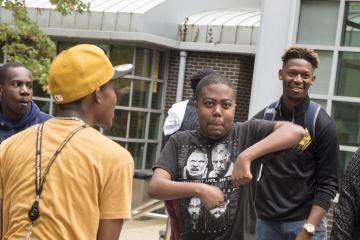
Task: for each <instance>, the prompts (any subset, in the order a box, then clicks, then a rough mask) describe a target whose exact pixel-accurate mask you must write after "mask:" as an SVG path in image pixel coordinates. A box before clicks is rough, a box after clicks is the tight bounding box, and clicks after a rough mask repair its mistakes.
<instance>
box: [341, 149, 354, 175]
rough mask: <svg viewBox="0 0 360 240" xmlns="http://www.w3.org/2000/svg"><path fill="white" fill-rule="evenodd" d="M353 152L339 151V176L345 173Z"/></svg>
mask: <svg viewBox="0 0 360 240" xmlns="http://www.w3.org/2000/svg"><path fill="white" fill-rule="evenodd" d="M353 154H354V153H353V152H345V151H340V174H341V176H342V175H343V174H344V173H345V170H346V167H347V165H348V163H349V161H350V160H351V158H352V156H353Z"/></svg>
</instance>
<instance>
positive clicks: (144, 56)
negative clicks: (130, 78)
mask: <svg viewBox="0 0 360 240" xmlns="http://www.w3.org/2000/svg"><path fill="white" fill-rule="evenodd" d="M152 58H153V51H152V50H151V49H147V48H136V58H135V75H136V76H140V77H148V78H149V77H151V66H152Z"/></svg>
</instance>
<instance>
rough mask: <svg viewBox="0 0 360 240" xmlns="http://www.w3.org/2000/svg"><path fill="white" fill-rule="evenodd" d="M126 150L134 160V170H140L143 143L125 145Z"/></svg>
mask: <svg viewBox="0 0 360 240" xmlns="http://www.w3.org/2000/svg"><path fill="white" fill-rule="evenodd" d="M127 149H128V150H129V152H130V153H131V156H132V157H133V159H134V163H135V169H142V162H143V154H144V143H132V142H129V143H127Z"/></svg>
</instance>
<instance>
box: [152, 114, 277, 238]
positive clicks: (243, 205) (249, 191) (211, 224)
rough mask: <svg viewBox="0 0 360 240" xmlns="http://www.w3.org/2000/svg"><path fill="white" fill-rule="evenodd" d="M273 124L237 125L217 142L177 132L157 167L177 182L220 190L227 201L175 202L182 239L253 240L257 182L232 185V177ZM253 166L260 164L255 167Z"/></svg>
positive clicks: (271, 128) (256, 122) (193, 198)
mask: <svg viewBox="0 0 360 240" xmlns="http://www.w3.org/2000/svg"><path fill="white" fill-rule="evenodd" d="M274 124H275V123H274V122H269V121H264V120H252V121H247V122H243V123H235V124H234V125H233V127H232V130H231V131H230V132H229V133H228V134H227V135H226V136H225V137H223V138H222V139H218V140H216V141H214V140H209V139H207V138H204V137H203V136H202V135H201V133H200V132H199V130H194V131H183V132H179V133H176V134H174V135H173V136H172V137H171V138H170V140H169V142H168V143H167V144H166V145H165V147H164V149H163V151H162V152H161V154H160V158H159V160H158V162H157V163H156V165H155V166H154V168H162V169H164V170H166V171H168V172H169V174H170V175H171V176H172V180H174V181H179V182H197V183H205V184H209V185H213V186H217V187H218V188H220V189H221V190H222V191H223V192H224V196H225V201H224V203H223V204H222V205H220V206H219V207H217V208H214V209H211V210H208V209H206V208H205V207H204V206H203V205H202V203H201V201H200V199H199V198H197V197H192V198H187V199H179V200H178V201H177V202H178V204H179V209H180V216H181V219H180V222H181V229H180V236H181V239H182V240H192V239H193V240H195V239H196V240H198V239H201V240H213V239H216V240H232V239H234V240H235V239H236V240H242V239H243V240H251V239H255V223H256V213H255V208H254V193H255V185H254V184H255V182H254V181H253V182H252V183H251V184H247V185H245V186H241V187H237V186H234V185H232V182H231V173H232V170H233V167H234V162H235V160H236V157H237V156H238V155H239V154H240V153H241V152H242V151H243V150H245V149H246V148H248V147H250V146H251V145H253V144H254V143H256V142H258V141H259V140H261V139H263V138H264V137H265V136H267V135H268V134H270V133H271V132H272V130H273V128H274ZM255 165H256V161H255V162H253V164H252V168H254V166H255Z"/></svg>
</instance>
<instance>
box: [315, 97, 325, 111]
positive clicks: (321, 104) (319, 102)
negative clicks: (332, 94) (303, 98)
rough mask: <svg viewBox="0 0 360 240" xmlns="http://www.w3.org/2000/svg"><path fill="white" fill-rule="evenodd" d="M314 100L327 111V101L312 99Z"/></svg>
mask: <svg viewBox="0 0 360 240" xmlns="http://www.w3.org/2000/svg"><path fill="white" fill-rule="evenodd" d="M311 100H313V101H314V102H316V103H318V104H320V106H321V107H322V108H323V109H326V105H327V101H326V100H322V99H313V98H312V99H311Z"/></svg>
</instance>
